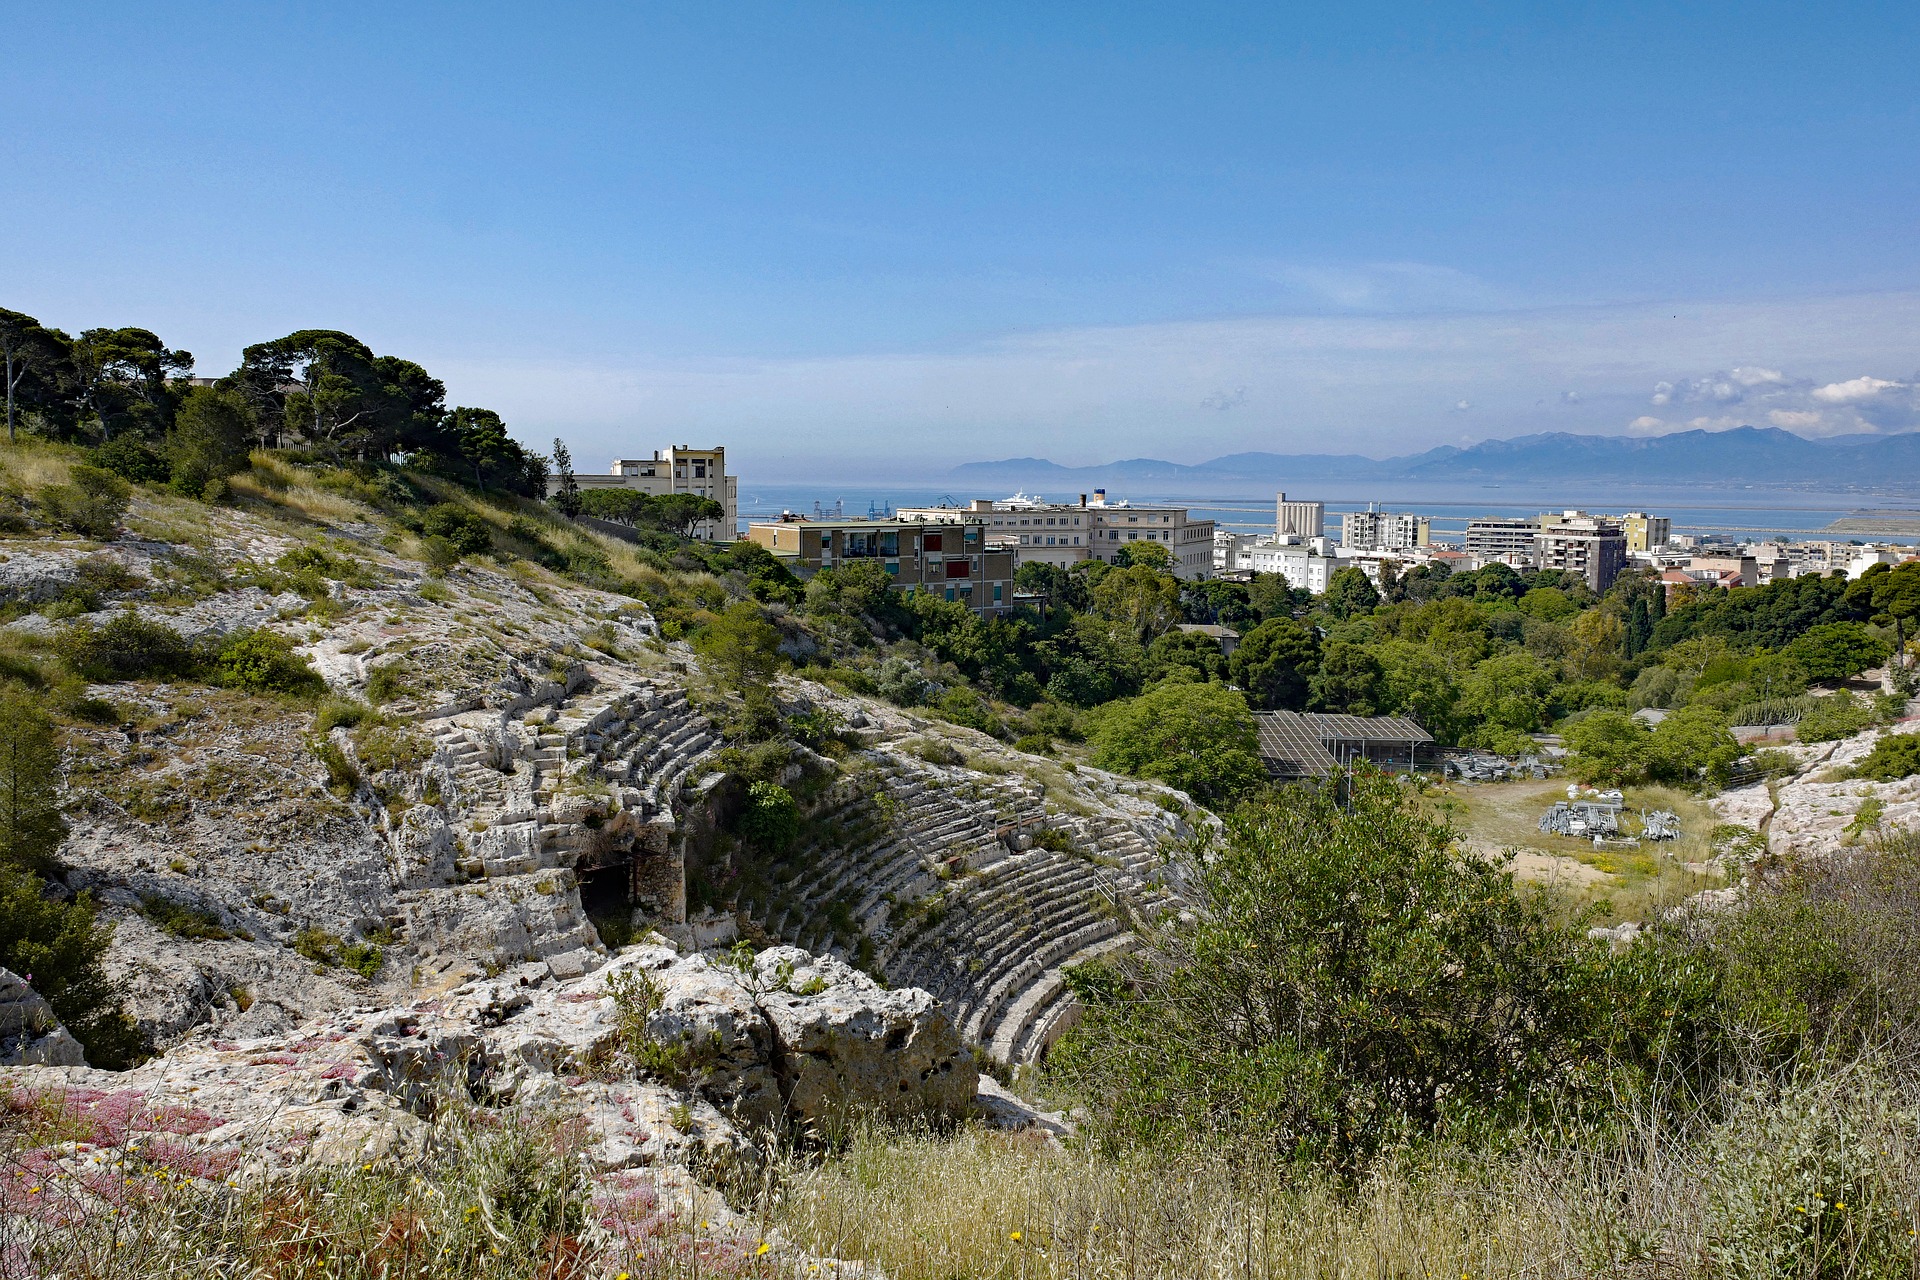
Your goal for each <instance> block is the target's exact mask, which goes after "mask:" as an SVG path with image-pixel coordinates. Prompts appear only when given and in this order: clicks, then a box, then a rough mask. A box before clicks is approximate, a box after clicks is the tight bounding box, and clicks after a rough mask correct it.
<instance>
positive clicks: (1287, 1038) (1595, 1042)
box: [1052, 773, 1713, 1169]
mask: <svg viewBox="0 0 1920 1280" xmlns="http://www.w3.org/2000/svg"><path fill="white" fill-rule="evenodd" d="M1194 863H1195V866H1196V869H1197V874H1196V878H1195V881H1194V883H1193V885H1192V894H1193V897H1194V899H1195V906H1196V911H1195V913H1194V916H1195V918H1194V919H1192V920H1191V921H1181V920H1171V921H1168V922H1165V923H1163V924H1161V925H1159V926H1157V927H1155V928H1153V929H1150V930H1149V932H1148V934H1147V941H1148V944H1149V950H1147V951H1146V952H1144V953H1142V954H1140V955H1139V956H1137V957H1130V958H1127V959H1124V960H1121V961H1118V962H1116V964H1115V965H1112V966H1107V967H1104V968H1103V969H1102V970H1100V972H1099V975H1098V980H1094V979H1092V978H1090V977H1089V976H1088V975H1087V974H1086V973H1085V972H1084V971H1082V972H1079V973H1078V974H1077V975H1073V974H1070V977H1071V979H1072V981H1073V985H1074V987H1075V989H1076V993H1077V994H1078V995H1079V996H1080V998H1081V1000H1082V1002H1083V1003H1084V1004H1085V1005H1086V1010H1087V1012H1086V1018H1085V1021H1084V1022H1083V1023H1082V1025H1081V1027H1080V1028H1079V1029H1078V1030H1076V1031H1075V1032H1073V1033H1071V1034H1070V1035H1069V1037H1068V1038H1067V1039H1066V1040H1065V1041H1063V1042H1061V1043H1060V1044H1059V1045H1056V1046H1055V1048H1054V1051H1053V1056H1052V1062H1053V1063H1054V1064H1055V1065H1056V1066H1057V1067H1058V1068H1060V1069H1061V1070H1062V1071H1063V1072H1065V1074H1066V1076H1067V1078H1068V1079H1069V1080H1071V1081H1072V1082H1074V1083H1075V1084H1076V1085H1078V1086H1079V1087H1080V1089H1081V1092H1082V1095H1083V1096H1084V1097H1086V1098H1087V1099H1089V1100H1090V1101H1091V1102H1092V1104H1093V1106H1094V1107H1095V1108H1096V1117H1097V1120H1096V1123H1097V1126H1098V1127H1099V1128H1100V1129H1101V1130H1103V1131H1104V1132H1105V1134H1106V1135H1107V1136H1109V1137H1110V1138H1112V1139H1113V1140H1115V1141H1118V1142H1122V1143H1126V1144H1129V1145H1132V1144H1138V1145H1140V1146H1143V1147H1148V1148H1151V1147H1153V1146H1155V1145H1158V1144H1163V1143H1176V1144H1177V1143H1180V1142H1184V1141H1192V1140H1197V1139H1199V1138H1200V1137H1201V1136H1202V1135H1217V1136H1220V1137H1229V1136H1232V1137H1235V1138H1238V1139H1240V1140H1242V1141H1244V1142H1247V1143H1250V1144H1254V1145H1256V1146H1260V1147H1265V1148H1266V1149H1268V1150H1271V1151H1273V1152H1275V1153H1277V1154H1280V1155H1282V1156H1286V1157H1305V1158H1310V1159H1319V1160H1324V1161H1327V1162H1329V1163H1331V1164H1333V1165H1335V1166H1338V1167H1341V1168H1345V1169H1354V1168H1358V1167H1361V1166H1363V1165H1364V1164H1365V1163H1367V1162H1368V1161H1370V1160H1371V1159H1372V1158H1373V1157H1374V1156H1375V1155H1376V1154H1377V1153H1379V1152H1380V1151H1382V1150H1384V1149H1386V1148H1388V1147H1390V1146H1392V1145H1395V1144H1397V1143H1400V1142H1402V1141H1405V1140H1408V1139H1414V1138H1419V1137H1422V1136H1425V1135H1432V1134H1437V1133H1439V1132H1441V1131H1442V1130H1450V1131H1453V1132H1455V1133H1473V1132H1477V1131H1478V1132H1484V1131H1486V1130H1488V1129H1492V1128H1503V1127H1505V1126H1508V1125H1525V1124H1528V1123H1534V1122H1538V1121H1541V1120H1545V1119H1547V1118H1549V1117H1558V1118H1560V1119H1563V1120H1571V1119H1573V1118H1575V1117H1578V1116H1580V1115H1582V1114H1585V1113H1601V1114H1603V1113H1604V1112H1605V1110H1606V1109H1607V1108H1609V1107H1611V1106H1612V1105H1614V1102H1615V1100H1616V1099H1617V1097H1618V1093H1617V1091H1618V1090H1619V1089H1620V1088H1621V1086H1622V1085H1623V1083H1626V1082H1628V1081H1631V1080H1635V1079H1638V1078H1641V1077H1642V1076H1643V1075H1644V1073H1646V1072H1648V1071H1650V1070H1652V1069H1653V1068H1654V1066H1655V1065H1656V1064H1659V1063H1663V1062H1666V1061H1670V1060H1672V1061H1680V1062H1690V1061H1693V1060H1694V1057H1695V1055H1696V1053H1697V1052H1698V1050H1697V1048H1696V1046H1695V1045H1694V1043H1693V1040H1694V1038H1695V1037H1696V1036H1697V1034H1698V1033H1699V1029H1700V1028H1701V1026H1702V1025H1703V1024H1704V1022H1705V1020H1706V1014H1707V1011H1708V1010H1709V1008H1710V1000H1711V996H1712V992H1713V984H1712V976H1711V975H1712V971H1711V969H1710V967H1709V966H1707V965H1705V964H1703V963H1679V964H1675V963H1669V962H1668V958H1667V957H1665V956H1663V955H1660V954H1658V953H1656V952H1655V950H1654V949H1653V948H1651V947H1647V948H1635V949H1633V950H1632V951H1629V952H1627V953H1625V954H1623V955H1621V956H1618V957H1615V956H1613V955H1612V954H1611V953H1610V952H1609V950H1608V949H1607V948H1606V947H1604V946H1602V945H1599V944H1596V943H1594V942H1591V941H1589V940H1588V939H1587V938H1586V936H1585V931H1584V926H1583V922H1582V921H1579V920H1575V921H1572V922H1568V921H1566V920H1565V918H1564V913H1563V912H1562V910H1561V909H1560V907H1559V905H1558V904H1557V903H1555V902H1554V901H1552V900H1550V899H1549V898H1548V897H1547V896H1546V895H1545V894H1544V893H1543V892H1529V891H1525V890H1522V889H1521V888H1518V887H1516V885H1515V883H1514V881H1513V879H1512V877H1511V876H1510V875H1509V874H1508V873H1507V871H1506V869H1505V867H1504V866H1503V865H1501V864H1499V863H1496V862H1493V861H1489V860H1487V859H1484V858H1481V857H1479V856H1476V855H1473V854H1471V853H1465V852H1463V851H1462V850H1460V849H1459V848H1458V846H1457V845H1456V842H1455V839H1454V833H1453V832H1452V831H1450V830H1448V829H1447V828H1445V827H1442V826H1439V825H1436V824H1435V823H1433V822H1432V821H1431V820H1430V819H1429V818H1428V817H1427V815H1426V813H1425V811H1424V810H1423V808H1422V806H1421V804H1420V802H1419V800H1418V798H1417V797H1416V796H1414V795H1413V794H1411V792H1410V791H1409V789H1408V788H1406V787H1403V786H1401V785H1400V784H1399V783H1398V782H1396V781H1395V780H1393V779H1392V778H1389V777H1386V776H1383V775H1379V774H1367V773H1363V774H1358V775H1354V776H1352V777H1351V778H1348V779H1344V780H1341V781H1338V782H1336V783H1330V784H1327V785H1322V786H1314V785H1305V784H1303V785H1299V786H1295V787H1289V788H1285V789H1281V790H1279V791H1277V792H1275V793H1272V794H1270V795H1268V796H1266V797H1264V798H1263V799H1262V800H1260V801H1259V802H1257V803H1253V804H1249V805H1246V806H1243V807H1242V808H1241V809H1240V810H1239V811H1237V812H1236V813H1235V814H1234V815H1233V816H1231V817H1230V818H1229V819H1228V820H1227V822H1226V826H1225V834H1224V837H1223V838H1221V839H1220V840H1218V841H1216V842H1215V843H1214V844H1213V845H1212V847H1211V848H1210V849H1208V850H1205V851H1204V852H1203V854H1202V855H1201V856H1196V858H1195V860H1194Z"/></svg>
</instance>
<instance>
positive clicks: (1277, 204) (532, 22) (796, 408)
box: [0, 0, 1920, 480]
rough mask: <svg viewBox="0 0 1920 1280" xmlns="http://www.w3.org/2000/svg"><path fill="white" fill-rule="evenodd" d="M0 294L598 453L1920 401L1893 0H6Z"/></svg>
mask: <svg viewBox="0 0 1920 1280" xmlns="http://www.w3.org/2000/svg"><path fill="white" fill-rule="evenodd" d="M7 43H8V52H7V54H6V62H5V70H4V72H3V73H0V112H3V113H4V120H5V122H6V125H5V127H4V128H3V129H0V159H3V162H4V173H5V175H6V180H5V185H4V188H0V284H3V286H4V287H3V288H0V305H6V306H11V307H15V308H18V309H22V310H26V311H30V312H32V313H34V314H36V315H38V316H40V317H41V318H42V319H43V320H45V321H47V322H48V323H54V324H59V325H62V326H63V327H66V328H69V329H78V328H81V327H85V326H88V325H93V324H109V323H111V324H140V325H145V326H147V327H151V328H154V329H156V330H158V331H159V332H161V333H162V334H163V336H165V337H166V338H167V339H168V340H169V341H171V342H173V343H175V344H177V345H181V346H186V347H188V348H190V349H191V350H193V351H194V352H195V353H196V355H197V356H199V357H200V368H199V372H202V373H218V372H224V371H225V370H226V369H228V368H230V367H231V366H232V364H233V363H234V362H235V361H236V360H237V358H238V354H239V349H240V347H241V346H242V345H244V344H245V343H247V342H251V341H258V340H261V339H264V338H269V337H274V336H278V335H280V334H282V333H285V332H288V331H290V330H293V329H296V328H307V327H333V328H342V329H346V330H349V331H351V332H353V333H356V334H358V335H360V336H361V337H363V338H364V339H366V340H367V341H368V342H369V343H370V344H372V345H373V346H374V347H375V348H376V349H378V350H381V351H388V352H393V353H395V354H400V355H405V356H409V357H411V358H413V359H416V360H419V361H421V362H422V363H424V364H426V365H427V366H428V367H429V368H431V369H433V370H434V371H435V372H436V373H439V374H441V376H443V377H445V378H446V380H447V381H448V383H449V386H450V389H451V391H452V394H453V397H454V398H455V399H456V400H458V401H459V402H461V403H477V404H485V405H489V406H492V407H495V408H498V409H500V410H501V411H502V412H504V413H505V414H506V415H507V417H508V421H509V422H510V423H511V424H512V425H513V427H514V428H515V430H516V432H517V433H518V434H520V435H521V436H522V437H523V438H525V439H528V440H530V441H533V442H536V443H541V444H544V442H545V441H547V440H549V439H551V437H553V436H554V435H556V434H559V435H564V436H566V437H567V438H568V440H569V441H570V442H571V443H572V444H573V446H574V450H575V454H576V456H577V457H579V458H580V459H581V462H582V464H583V465H594V464H597V463H598V462H599V461H600V460H601V459H602V458H603V457H604V456H607V455H610V454H612V453H615V452H626V451H630V450H633V449H636V448H646V447H652V446H654V445H657V444H662V443H668V442H672V441H686V442H691V441H696V440H698V441H707V440H714V441H721V442H724V443H727V444H728V445H729V446H730V447H731V448H732V449H733V450H734V451H735V453H736V455H737V456H738V457H739V459H740V464H739V465H741V466H742V467H743V468H744V469H746V470H747V471H748V472H749V473H750V474H753V473H757V474H758V476H759V477H760V478H761V479H763V480H764V479H772V478H775V477H776V473H777V474H781V475H785V474H792V475H795V476H812V475H829V474H857V475H861V476H873V477H875V478H882V477H885V478H892V477H894V476H897V475H901V474H904V473H906V472H908V471H912V470H916V469H919V470H924V469H929V468H933V469H937V468H939V467H942V466H945V465H948V464H951V463H953V462H958V461H964V460H969V459H974V458H983V457H998V456H1007V455H1012V454H1039V455H1044V456H1050V457H1053V458H1055V459H1057V460H1060V461H1063V462H1087V461H1096V460H1104V459H1108V458H1113V457H1124V456H1138V455H1147V456H1159V457H1168V458H1173V459H1176V460H1180V461H1198V460H1200V459H1202V458H1205V457H1208V456H1213V455H1216V454H1219V453H1225V452H1231V451H1237V450H1241V449H1271V450H1274V451H1279V452H1295V451H1299V452H1366V453H1372V454H1376V455H1380V454H1388V453H1398V452H1407V451H1412V450H1416V449H1420V448H1425V447H1429V446H1431V445H1433V444H1437V443H1447V442H1460V441H1464V440H1472V439H1479V438H1484V437H1488V436H1505V435H1512V434H1518V433H1521V432H1525V431H1533V430H1577V431H1597V432H1628V431H1632V432H1643V433H1650V432H1659V431H1666V430H1673V429H1678V428H1682V427H1685V426H1688V425H1701V426H1708V427H1716V426H1730V425H1737V424H1738V423H1739V422H1743V421H1751V422H1755V423H1757V424H1759V425H1767V424H1769V423H1772V424H1775V425H1786V426H1790V427H1792V428H1794V429H1796V430H1801V431H1803V432H1806V433H1808V434H1816V435H1820V434H1825V435H1832V434H1847V433H1851V432H1857V431H1870V430H1898V429H1906V428H1909V427H1913V426H1920V392H1917V391H1916V389H1915V385H1914V384H1915V382H1916V372H1915V371H1916V369H1920V76H1916V74H1915V72H1914V68H1915V66H1916V65H1920V56H1917V55H1920V6H1915V5H1912V4H1911V3H1908V4H1884V5H1848V4H1829V5H1823V6H1812V5H1804V4H1802V5H1792V6H1785V5H1768V4H1764V3H1759V4H1755V3H1748V4H1741V5H1737V6H1736V5H1710V4H1689V5H1685V6H1680V5H1645V4H1633V3H1613V4H1606V5H1577V4H1554V5H1545V4H1534V5H1521V4H1512V5H1501V4H1400V5H1366V4H1342V5H1337V6H1335V5H1324V4H1321V5H1312V6H1304V5H1303V6H1280V5H1228V4H1214V5H1209V4H1204V3H1181V4H1173V3H1168V4H1160V5H1128V4H1123V3H1106V4H1086V5H1081V4H1073V3H1055V4H1050V5H1032V4H1018V5H1011V4H1010V5H986V4H977V3H976V4H967V5H946V6H934V5H926V4H909V3H897V2H896V3H892V4H874V5H850V4H834V3H810V4H804V5H799V4H794V5H767V4H753V3H734V4H714V3H711V0H709V2H708V3H704V4H694V5H645V4H637V5H606V6H593V5H567V4H555V5H548V6H529V5H512V6H507V5H487V4H461V5H444V6H435V5H424V4H388V5H383V6H365V5H352V4H330V5H325V6H321V5H311V6H289V5H262V4H253V5H245V6H241V5H235V6H210V5H185V6H168V7H165V8H164V9H163V8H161V7H159V6H149V5H139V6H133V5H116V4H97V5H94V6H89V7H85V8H80V7H76V6H40V7H38V8H34V9H31V10H28V9H24V8H22V9H17V10H16V11H15V12H14V13H13V14H12V16H11V17H10V19H9V22H8V41H7Z"/></svg>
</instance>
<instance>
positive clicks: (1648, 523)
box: [1616, 511, 1673, 555]
mask: <svg viewBox="0 0 1920 1280" xmlns="http://www.w3.org/2000/svg"><path fill="white" fill-rule="evenodd" d="M1616 523H1618V524H1619V526H1620V532H1621V533H1622V534H1624V535H1626V539H1627V553H1628V554H1629V555H1632V554H1634V553H1635V552H1638V553H1640V554H1643V555H1644V554H1646V553H1648V552H1653V551H1658V550H1659V549H1660V548H1661V547H1664V546H1666V545H1667V540H1668V539H1669V538H1671V537H1673V521H1672V520H1670V519H1669V518H1667V517H1666V516H1650V515H1648V514H1647V513H1646V512H1644V511H1629V512H1627V514H1625V515H1623V516H1621V517H1620V518H1619V520H1618V521H1617V522H1616Z"/></svg>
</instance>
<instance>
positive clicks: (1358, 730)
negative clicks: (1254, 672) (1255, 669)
mask: <svg viewBox="0 0 1920 1280" xmlns="http://www.w3.org/2000/svg"><path fill="white" fill-rule="evenodd" d="M1254 720H1255V722H1256V723H1257V725H1258V728H1259V734H1260V758H1261V760H1262V761H1263V762H1265V764H1266V766H1267V769H1268V770H1269V771H1270V772H1272V773H1273V774H1275V775H1276V776H1278V777H1283V778H1287V777H1292V778H1319V777H1325V776H1326V775H1327V774H1330V773H1333V772H1336V771H1337V770H1338V769H1339V768H1340V759H1339V757H1337V756H1335V755H1334V753H1333V750H1332V748H1333V747H1334V746H1335V745H1336V744H1340V743H1355V744H1359V745H1362V746H1364V745H1366V744H1368V743H1391V744H1396V745H1397V744H1404V745H1406V746H1407V747H1408V748H1410V749H1411V748H1413V747H1416V746H1419V745H1421V744H1423V743H1430V742H1432V741H1433V736H1432V735H1431V734H1429V733H1428V732H1427V731H1426V730H1425V729H1422V728H1421V727H1420V726H1419V725H1418V724H1416V723H1415V722H1413V721H1412V720H1409V719H1407V718H1406V717H1405V716H1347V715H1331V714H1325V713H1321V712H1314V711H1262V712H1259V713H1257V714H1256V715H1255V716H1254Z"/></svg>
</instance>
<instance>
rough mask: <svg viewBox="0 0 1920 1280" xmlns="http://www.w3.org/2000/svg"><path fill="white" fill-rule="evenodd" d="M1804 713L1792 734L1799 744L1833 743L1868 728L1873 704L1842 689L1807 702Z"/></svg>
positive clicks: (1870, 724) (1871, 723) (1871, 719)
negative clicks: (1828, 695)
mask: <svg viewBox="0 0 1920 1280" xmlns="http://www.w3.org/2000/svg"><path fill="white" fill-rule="evenodd" d="M1808 701H1809V705H1808V707H1807V709H1806V711H1804V712H1802V713H1801V716H1800V725H1799V728H1798V729H1797V730H1796V731H1795V736H1797V737H1798V738H1799V739H1800V741H1802V742H1836V741H1838V740H1839V739H1841V738H1851V737H1852V736H1853V735H1854V734H1856V733H1859V732H1860V731H1861V730H1862V729H1871V728H1872V727H1873V723H1874V721H1875V720H1876V719H1877V718H1878V717H1877V716H1876V715H1875V712H1874V708H1873V705H1872V704H1871V703H1869V702H1866V701H1865V700H1863V699H1860V698H1856V697H1854V696H1853V694H1852V693H1850V692H1848V691H1847V690H1845V689H1842V690H1841V691H1840V692H1839V693H1836V694H1834V695H1833V696H1832V697H1828V698H1812V699H1809V700H1808Z"/></svg>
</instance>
